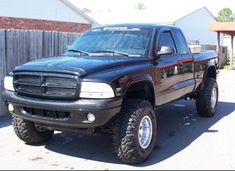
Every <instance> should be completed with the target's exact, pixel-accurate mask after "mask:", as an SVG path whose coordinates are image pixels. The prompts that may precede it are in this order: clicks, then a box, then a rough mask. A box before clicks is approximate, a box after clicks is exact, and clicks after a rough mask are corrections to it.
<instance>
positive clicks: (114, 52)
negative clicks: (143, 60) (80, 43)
mask: <svg viewBox="0 0 235 171" xmlns="http://www.w3.org/2000/svg"><path fill="white" fill-rule="evenodd" d="M92 53H113V54H119V55H122V56H130V54H128V53H125V52H120V51H116V50H97V51H93V52H92Z"/></svg>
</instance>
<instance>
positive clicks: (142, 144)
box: [113, 99, 157, 164]
mask: <svg viewBox="0 0 235 171" xmlns="http://www.w3.org/2000/svg"><path fill="white" fill-rule="evenodd" d="M156 136H157V120H156V115H155V113H154V110H153V106H152V105H151V104H150V103H149V102H148V101H146V100H141V99H135V100H127V101H126V102H124V104H123V106H122V110H121V112H120V113H119V114H118V116H117V118H116V119H115V121H114V126H113V148H114V151H115V153H116V154H117V157H118V158H119V159H121V160H122V161H123V162H125V163H128V164H137V163H142V162H144V161H145V160H146V159H147V158H148V157H149V156H150V154H151V153H152V151H153V150H154V147H155V145H156Z"/></svg>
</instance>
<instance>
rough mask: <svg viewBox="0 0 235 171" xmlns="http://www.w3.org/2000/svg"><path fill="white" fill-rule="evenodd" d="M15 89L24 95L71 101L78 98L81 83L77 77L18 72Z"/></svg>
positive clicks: (15, 77) (15, 76) (15, 75)
mask: <svg viewBox="0 0 235 171" xmlns="http://www.w3.org/2000/svg"><path fill="white" fill-rule="evenodd" d="M14 87H15V89H16V91H17V92H18V93H20V94H24V95H29V96H37V97H45V98H52V99H53V98H55V99H56V98H62V99H71V98H76V97H78V94H79V89H80V81H79V78H78V77H77V76H73V75H67V74H54V73H53V74H52V73H44V72H35V73H34V72H29V73H27V72H16V73H14Z"/></svg>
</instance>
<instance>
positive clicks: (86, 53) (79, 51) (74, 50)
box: [68, 49, 90, 56]
mask: <svg viewBox="0 0 235 171" xmlns="http://www.w3.org/2000/svg"><path fill="white" fill-rule="evenodd" d="M68 51H69V52H78V53H80V54H82V53H83V54H85V55H89V56H90V53H88V52H85V51H82V50H78V49H68Z"/></svg>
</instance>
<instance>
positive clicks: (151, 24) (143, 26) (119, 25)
mask: <svg viewBox="0 0 235 171" xmlns="http://www.w3.org/2000/svg"><path fill="white" fill-rule="evenodd" d="M102 27H142V28H154V29H163V28H166V29H167V28H168V29H177V27H173V26H168V25H160V24H154V23H123V24H111V25H105V26H102ZM102 27H101V28H102Z"/></svg>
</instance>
